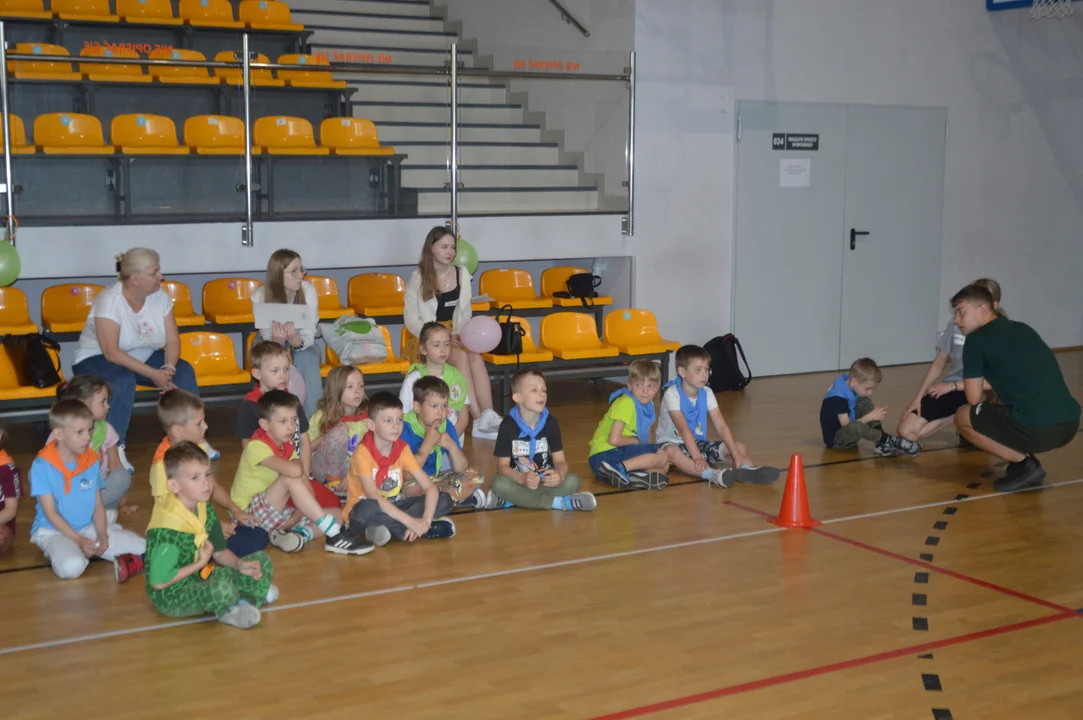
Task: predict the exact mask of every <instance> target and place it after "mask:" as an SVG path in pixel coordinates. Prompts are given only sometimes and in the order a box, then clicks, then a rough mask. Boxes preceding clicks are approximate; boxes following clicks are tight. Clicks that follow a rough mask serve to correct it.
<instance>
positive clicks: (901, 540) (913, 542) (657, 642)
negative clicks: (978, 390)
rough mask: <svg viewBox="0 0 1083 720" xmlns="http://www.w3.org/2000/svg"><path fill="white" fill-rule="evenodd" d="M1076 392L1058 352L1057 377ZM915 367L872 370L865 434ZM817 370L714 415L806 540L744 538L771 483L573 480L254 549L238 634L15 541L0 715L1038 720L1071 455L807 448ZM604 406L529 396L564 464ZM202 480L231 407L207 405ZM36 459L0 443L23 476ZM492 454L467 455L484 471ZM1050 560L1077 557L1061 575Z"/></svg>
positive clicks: (1075, 546)
mask: <svg viewBox="0 0 1083 720" xmlns="http://www.w3.org/2000/svg"><path fill="white" fill-rule="evenodd" d="M1059 357H1060V360H1061V363H1062V365H1063V367H1064V369H1065V372H1066V376H1067V378H1068V381H1069V385H1070V386H1071V387H1072V388H1073V390H1074V392H1075V394H1076V396H1077V397H1083V352H1078V351H1077V352H1069V353H1063V354H1061V355H1060V356H1059ZM924 369H925V368H924V367H919V366H912V367H902V368H889V369H888V370H887V373H886V380H885V382H884V384H883V386H882V387H881V388H880V390H879V392H878V393H877V396H876V398H875V399H876V400H878V401H879V403H887V404H889V405H890V406H891V410H890V412H889V422H888V425H889V427H893V426H894V421H895V418H897V416H898V412H899V411H900V410H901V409H902V408H903V407H904V405H905V403H906V401H907V400H908V399H909V397H910V393H912V392H913V390H914V388H915V387H916V386H917V384H918V382H919V380H920V378H921V375H922V373H923V372H924ZM832 375H833V374H831V373H829V374H820V375H812V376H807V375H806V376H799V377H784V378H768V379H758V380H756V381H754V382H753V383H752V385H751V386H750V387H749V388H748V389H747V391H745V392H744V393H731V394H724V395H721V396H720V397H719V400H720V402H721V404H722V407H723V411H724V412H725V413H726V416H727V418H728V419H729V421H730V423H731V425H732V426H733V427H735V428H736V430H737V436H738V438H740V439H742V440H743V441H744V442H745V443H746V444H748V446H749V448H750V449H751V450H752V453H753V459H754V460H756V461H757V462H760V463H771V464H776V465H780V466H785V465H786V464H787V462H788V461H789V457H790V454H791V453H800V454H802V455H803V457H804V462H805V468H806V477H807V480H808V490H809V499H810V502H811V507H812V513H813V516H814V517H816V518H817V519H819V520H821V521H823V522H824V524H823V526H822V527H820V528H817V529H815V530H812V531H802V530H781V529H779V528H777V527H776V526H774V525H771V524H769V523H767V522H766V520H765V517H767V516H770V515H773V514H775V513H776V512H777V510H778V506H779V501H780V499H781V496H782V491H783V485H784V482H782V481H780V482H779V483H778V484H777V485H775V486H769V487H756V486H737V487H735V488H732V489H730V490H721V489H718V488H710V487H708V486H707V485H705V484H704V483H702V482H693V481H691V480H688V479H682V478H678V477H676V476H674V478H673V484H672V485H671V486H670V487H669V488H668V489H667V490H665V491H663V492H660V493H646V492H625V493H616V492H615V491H614V490H613V489H612V488H609V487H608V486H605V485H602V484H599V483H597V482H595V481H593V480H590V481H587V482H586V483H585V486H586V487H585V489H589V490H592V491H594V492H596V493H597V494H598V495H599V496H600V497H599V507H598V510H597V511H596V512H594V513H559V512H535V511H527V510H503V511H493V512H479V513H466V514H460V515H456V516H455V521H456V523H457V526H458V533H459V534H458V536H457V537H455V538H454V539H453V540H451V541H448V542H432V543H418V544H415V545H409V546H408V545H405V544H396V543H393V544H392V545H390V546H388V547H387V548H384V549H378V550H376V551H375V552H374V553H372V554H370V555H368V556H365V557H361V558H351V557H341V556H337V555H331V554H328V553H325V552H323V551H322V548H320V547H319V545H318V544H317V545H316V546H315V547H310V548H308V549H306V550H305V551H304V552H303V553H300V554H297V555H291V556H286V555H283V554H282V553H279V552H277V551H274V550H272V551H271V552H272V553H273V557H274V562H275V582H276V583H277V584H278V586H279V587H280V588H281V591H282V597H281V599H280V600H279V601H278V603H276V604H275V605H273V606H270V607H268V608H266V610H267V612H266V613H265V614H264V618H263V623H262V625H261V626H260V627H259V628H258V629H256V630H252V631H248V632H244V631H240V630H235V629H233V628H228V627H223V626H220V625H218V624H216V623H213V622H207V621H206V620H201V619H195V620H190V621H180V622H177V621H171V620H169V619H167V618H163V617H160V616H159V615H157V614H156V613H155V611H154V610H153V608H152V607H151V606H150V603H149V602H148V601H147V598H146V594H145V592H144V587H143V583H142V581H141V580H139V579H137V580H135V581H133V582H129V583H128V584H125V585H122V586H117V585H116V584H115V583H114V582H113V576H112V568H111V567H110V565H108V564H107V563H94V564H92V565H91V567H90V568H89V569H88V571H87V572H86V574H85V575H84V576H83V578H81V579H79V580H76V581H60V580H57V579H55V578H54V577H53V575H52V573H51V572H50V570H49V569H47V568H45V567H43V562H42V557H41V555H40V554H39V553H38V551H37V550H36V549H35V548H34V547H33V546H31V545H30V544H29V542H28V541H27V539H26V536H27V534H28V531H29V526H30V522H31V519H32V516H33V502H32V501H24V503H23V507H22V509H21V510H20V517H19V521H20V532H19V544H18V546H17V547H16V550H15V552H14V554H13V555H11V556H9V557H7V558H5V559H3V560H2V561H0V607H2V608H3V612H2V613H0V667H2V668H3V676H4V685H3V699H2V700H0V704H2V706H3V711H2V713H0V714H2V715H3V716H4V717H12V718H53V717H63V716H73V717H74V716H78V717H91V718H104V717H111V718H162V717H178V716H185V717H197V716H207V717H213V716H219V717H220V716H232V717H244V718H250V717H276V718H281V717H319V718H337V717H379V718H436V717H441V718H449V717H450V718H459V717H463V718H501V719H503V718H550V717H562V718H563V717H566V718H632V717H656V718H660V719H666V720H668V719H670V718H674V719H676V718H718V717H728V718H855V719H860V720H871V719H873V718H949V717H950V718H982V719H983V720H993V719H995V718H1012V719H1013V720H1014V719H1016V718H1020V717H1024V718H1043V719H1045V720H1050V719H1053V718H1066V719H1067V718H1072V719H1073V720H1074V719H1077V718H1079V717H1080V713H1081V710H1080V708H1083V683H1080V682H1079V677H1080V672H1081V670H1083V614H1080V613H1078V612H1077V611H1076V610H1075V609H1077V608H1083V580H1081V579H1080V577H1079V573H1078V568H1079V563H1078V556H1077V555H1076V553H1079V552H1083V528H1081V524H1080V514H1079V511H1078V508H1079V507H1080V505H1081V504H1083V479H1081V477H1083V474H1081V473H1080V470H1079V465H1080V459H1081V457H1083V443H1081V442H1080V441H1076V442H1075V443H1074V444H1073V445H1071V446H1069V447H1068V448H1065V449H1062V450H1060V451H1057V452H1054V453H1050V454H1048V455H1047V456H1044V457H1043V458H1042V460H1043V463H1044V465H1045V467H1046V468H1047V469H1048V471H1049V476H1048V478H1047V481H1046V487H1045V488H1043V489H1042V490H1040V491H1032V492H1026V493H1019V494H1015V495H1000V494H997V493H995V492H994V490H993V487H992V478H993V477H995V476H996V474H997V473H999V472H1002V470H1001V469H1000V468H997V467H996V466H995V463H994V462H993V461H992V460H990V459H989V458H987V457H986V456H985V455H983V454H981V453H978V452H974V451H970V450H963V449H959V448H958V444H957V440H956V437H955V435H954V433H952V432H950V431H947V432H943V433H941V434H939V435H937V436H935V437H934V438H932V440H931V441H930V442H928V443H927V444H926V452H925V453H923V454H922V455H921V456H920V457H919V458H917V459H916V460H908V459H903V458H899V459H874V458H873V457H872V456H871V454H870V453H869V451H868V449H863V450H862V452H861V454H860V456H854V455H846V454H843V453H837V452H833V451H827V450H824V449H823V448H822V447H821V443H820V440H819V429H818V426H817V415H818V408H819V402H820V398H821V396H822V394H823V392H824V391H825V389H826V388H827V386H828V384H829V382H830V379H831V377H832ZM608 392H609V389H607V388H599V387H594V386H590V385H588V384H587V383H554V385H553V386H552V387H551V388H550V398H551V402H550V406H551V408H552V410H553V412H554V414H555V415H556V416H557V417H558V418H559V419H560V421H561V425H562V427H563V431H564V437H565V442H566V446H567V447H568V448H569V450H568V454H569V456H570V460H571V464H572V467H573V469H574V470H576V471H578V472H579V473H581V474H582V475H583V476H584V477H586V476H587V475H589V471H588V469H587V463H586V457H587V456H586V446H587V440H588V438H589V435H590V433H591V432H592V430H593V429H594V425H595V423H596V421H597V420H598V418H599V417H600V416H601V414H602V412H603V411H604V408H605V406H606V397H607V395H608ZM210 422H211V424H212V427H211V432H210V438H211V440H212V442H213V443H214V444H215V446H216V447H218V448H219V449H220V450H222V451H223V455H224V458H223V460H222V461H221V462H220V463H219V476H220V478H222V479H223V480H224V481H225V483H226V484H228V483H229V481H230V480H231V478H232V474H233V470H234V467H235V465H236V462H237V459H238V454H239V453H238V452H237V450H236V449H235V448H236V445H235V444H234V441H233V440H232V438H231V432H230V431H231V429H232V417H231V415H230V411H229V410H228V409H227V410H218V411H213V412H212V413H211V415H210ZM155 425H156V423H155V422H154V421H153V416H148V415H140V416H137V417H136V422H135V423H134V425H133V431H132V437H131V438H130V444H129V457H130V459H131V460H132V461H133V462H134V463H135V464H136V466H137V468H138V470H139V472H138V473H137V475H136V478H137V482H136V484H135V487H134V489H133V491H132V493H131V495H130V496H129V497H130V498H131V499H132V500H133V501H134V502H136V503H138V504H139V505H140V506H141V510H140V512H139V514H138V515H137V516H135V518H134V519H132V520H129V521H128V523H127V524H128V525H129V526H130V527H132V528H133V529H139V530H142V529H143V528H144V527H145V525H146V522H147V519H148V517H149V493H148V489H147V485H146V481H145V478H146V472H147V469H148V464H149V462H150V459H151V455H152V453H153V450H154V447H155V446H156V444H157V443H158V441H159V438H160V435H159V433H158V431H157V429H156V427H155ZM35 442H36V440H35V439H34V438H33V437H32V432H31V429H30V428H29V427H27V426H17V427H15V428H13V437H12V443H11V445H10V447H11V448H12V449H13V450H14V453H13V454H14V455H15V456H16V458H17V460H18V461H19V463H20V464H21V466H22V467H23V468H24V469H25V468H28V467H29V464H30V460H31V459H32V455H33V452H34V451H35V450H36V448H35V447H33V445H34V443H35ZM491 448H492V444H491V443H485V442H479V443H476V444H474V445H473V446H472V447H470V444H469V443H468V454H469V455H470V456H471V457H472V459H473V460H474V462H476V463H477V464H478V466H480V467H483V468H485V469H486V470H487V471H488V472H491V471H492V469H493V468H494V462H493V460H492V458H491V452H492V450H491ZM1073 558H1076V559H1074V560H1073Z"/></svg>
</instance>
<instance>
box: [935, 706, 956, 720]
mask: <svg viewBox="0 0 1083 720" xmlns="http://www.w3.org/2000/svg"><path fill="white" fill-rule="evenodd" d="M933 720H955V718H953V717H952V716H951V710H948V709H946V708H933Z"/></svg>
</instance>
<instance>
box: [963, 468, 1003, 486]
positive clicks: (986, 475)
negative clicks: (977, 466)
mask: <svg viewBox="0 0 1083 720" xmlns="http://www.w3.org/2000/svg"><path fill="white" fill-rule="evenodd" d="M996 476H997V474H996V473H995V472H993V471H992V470H986V471H985V472H983V473H982V474H981V475H980V476H979V477H983V478H986V479H987V480H992V479H993V478H995V477H996ZM971 485H981V483H971V484H970V485H967V487H971Z"/></svg>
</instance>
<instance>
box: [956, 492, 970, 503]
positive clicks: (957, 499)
mask: <svg viewBox="0 0 1083 720" xmlns="http://www.w3.org/2000/svg"><path fill="white" fill-rule="evenodd" d="M968 497H970V496H969V495H964V494H963V493H959V494H958V495H956V496H955V498H954V500H955V502H959V501H960V500H966V499H967V498H968Z"/></svg>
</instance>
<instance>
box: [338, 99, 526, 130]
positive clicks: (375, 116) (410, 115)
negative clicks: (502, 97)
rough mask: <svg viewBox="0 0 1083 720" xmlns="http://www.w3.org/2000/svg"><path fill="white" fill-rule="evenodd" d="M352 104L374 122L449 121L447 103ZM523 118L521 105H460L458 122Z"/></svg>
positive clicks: (356, 111)
mask: <svg viewBox="0 0 1083 720" xmlns="http://www.w3.org/2000/svg"><path fill="white" fill-rule="evenodd" d="M351 104H352V105H353V115H354V117H363V118H367V119H369V120H371V121H373V122H374V123H376V124H377V125H379V124H380V123H383V122H432V123H448V122H451V108H450V107H449V106H448V105H439V104H432V105H427V104H421V103H385V102H377V101H372V100H369V101H359V102H354V103H351ZM522 121H523V108H522V106H520V105H466V106H462V105H460V106H459V122H462V123H467V124H470V123H500V124H505V125H518V124H521V123H522Z"/></svg>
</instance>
